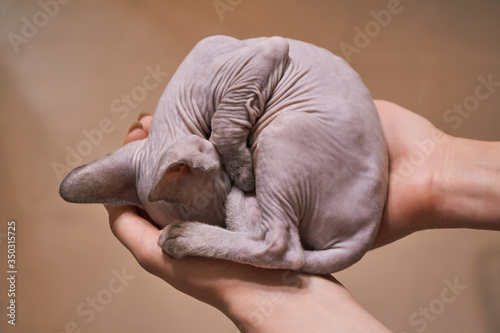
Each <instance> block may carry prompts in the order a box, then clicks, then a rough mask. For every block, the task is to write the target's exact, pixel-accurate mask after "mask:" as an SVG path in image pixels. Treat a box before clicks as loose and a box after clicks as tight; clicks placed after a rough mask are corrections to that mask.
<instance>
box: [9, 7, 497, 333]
mask: <svg viewBox="0 0 500 333" xmlns="http://www.w3.org/2000/svg"><path fill="white" fill-rule="evenodd" d="M60 1H61V2H62V0H60ZM220 1H221V2H222V3H226V4H229V6H230V9H231V10H230V11H229V10H228V11H226V12H224V13H223V14H222V19H221V17H220V16H219V15H218V13H217V11H216V9H215V8H214V3H213V0H204V1H152V0H149V1H133V0H110V1H95V0H94V1H71V2H69V3H68V4H61V5H59V9H58V11H57V13H54V14H53V17H50V18H49V19H48V20H47V22H44V21H43V18H44V16H43V15H44V14H40V11H42V10H43V9H42V7H41V5H40V4H39V3H38V2H37V1H35V0H23V1H19V0H17V1H14V0H11V1H9V0H1V2H0V3H1V5H0V8H1V16H0V52H1V53H0V55H1V58H0V108H1V118H0V126H1V128H0V137H1V141H0V142H1V145H0V186H1V187H0V188H1V191H0V205H1V206H0V208H1V211H0V242H1V243H0V249H1V252H0V254H1V255H0V267H1V270H2V271H6V255H5V254H6V239H5V233H6V232H7V221H8V220H10V219H14V220H15V221H16V222H17V225H18V230H17V232H18V236H17V237H18V238H17V239H18V243H17V251H18V252H17V264H18V270H19V273H18V281H17V283H18V284H17V305H18V307H17V314H18V317H17V325H16V327H15V328H13V327H11V326H10V325H7V324H6V316H5V306H6V302H7V296H6V293H7V291H6V287H7V284H6V281H5V280H4V279H3V278H2V279H0V281H2V280H3V281H4V282H0V302H1V303H0V306H1V307H2V309H3V310H2V311H1V313H2V315H1V316H0V331H1V332H46V333H56V332H64V331H65V327H66V326H67V327H68V328H70V329H69V330H67V331H72V329H71V325H72V324H71V322H74V323H75V325H76V326H77V328H78V329H80V330H81V332H171V333H181V332H182V333H184V332H207V333H210V332H222V333H226V332H227V333H229V332H236V331H237V330H236V328H235V327H234V326H233V325H232V323H231V322H230V321H229V320H227V319H226V318H225V317H224V316H223V315H222V314H220V313H219V312H218V311H217V310H215V309H213V308H210V307H209V306H207V305H204V304H202V303H199V302H197V301H195V300H194V299H192V298H190V297H188V296H185V295H182V294H180V293H179V292H177V291H176V290H174V289H173V288H171V287H170V286H168V285H167V284H165V283H164V282H162V281H161V280H159V279H158V278H156V277H154V276H151V275H148V274H147V273H145V272H144V271H143V270H142V269H141V268H140V267H139V265H138V264H137V263H136V262H135V261H134V259H133V258H132V256H131V255H130V254H129V253H128V252H127V251H126V250H125V248H123V247H122V246H121V245H120V244H119V243H118V241H117V240H116V239H115V238H114V237H113V236H112V234H111V232H110V231H109V228H108V224H107V217H106V214H105V211H104V209H103V208H102V207H100V206H98V205H95V206H79V205H72V204H68V203H65V202H64V201H63V200H62V199H60V198H59V196H58V194H57V189H58V185H59V178H58V176H57V174H56V172H55V171H54V170H53V167H52V164H53V163H54V162H58V163H61V164H66V162H65V158H66V155H67V151H66V149H67V147H68V146H69V147H70V148H72V149H75V148H76V147H77V146H78V145H79V144H80V145H81V144H82V143H81V142H82V140H85V137H84V136H83V134H82V131H83V130H87V131H90V130H92V129H94V128H97V127H98V126H99V122H100V121H101V120H102V119H103V118H109V119H110V120H111V122H112V126H113V131H112V132H111V133H106V134H104V135H103V140H102V143H99V144H96V145H93V146H92V147H91V149H90V151H89V154H88V155H87V156H84V157H83V162H84V163H86V162H89V161H91V160H93V159H95V158H97V157H100V156H102V155H104V154H106V153H107V152H110V151H112V150H114V149H116V148H118V147H119V146H120V144H121V142H122V139H123V137H124V135H125V132H126V130H127V128H128V126H129V125H130V123H131V122H132V121H133V120H134V119H135V117H136V116H137V114H138V113H139V112H141V111H149V112H153V111H154V108H155V105H156V103H157V101H158V99H159V97H160V95H161V93H162V90H163V88H164V86H165V85H166V83H167V81H168V80H169V78H170V75H171V74H172V73H173V72H174V71H175V69H176V67H177V66H178V65H179V63H180V61H181V60H182V59H183V57H184V56H185V55H186V54H187V53H188V52H189V50H190V49H191V48H192V47H193V46H194V44H195V43H196V42H197V41H199V40H200V39H202V38H203V37H205V36H209V35H213V34H226V35H231V36H234V37H237V38H247V37H256V36H271V35H281V36H285V37H291V38H295V39H300V40H304V41H308V42H311V43H315V44H317V45H319V46H322V47H325V48H327V49H329V50H331V51H332V52H334V53H336V54H339V55H341V56H346V55H345V54H343V53H342V51H341V47H340V45H341V43H348V44H350V45H355V30H354V29H355V28H356V27H359V28H361V29H364V28H365V26H366V25H367V24H368V27H372V28H373V29H376V27H377V26H376V25H374V24H373V23H370V22H371V21H373V20H374V18H373V16H372V15H371V14H370V11H372V10H374V11H376V12H378V11H380V10H383V9H386V8H387V7H388V4H390V3H393V2H394V0H391V1H389V0H381V1H378V0H377V1H373V0H371V1H349V2H348V1H326V0H314V1H284V0H282V1H261V0H254V1H250V0H243V1H239V0H231V1H229V0H220ZM49 2H50V1H49ZM42 3H43V1H42ZM397 8H398V9H399V10H400V12H399V13H397V14H394V15H392V16H391V22H390V23H389V24H387V25H386V26H385V27H380V29H379V30H380V31H376V30H373V32H372V36H373V38H370V41H369V43H367V44H368V45H363V46H364V47H363V48H360V49H359V54H356V53H355V54H352V57H351V58H352V59H351V60H352V61H351V65H352V66H353V67H354V68H355V69H356V70H357V71H358V72H359V73H360V74H361V76H362V78H363V79H364V80H365V82H366V84H367V85H368V87H369V89H370V90H371V92H372V94H373V96H374V98H379V99H387V100H390V101H393V102H396V103H399V104H401V105H403V106H405V107H407V108H409V109H411V110H414V111H415V112H417V113H419V114H421V115H423V116H425V117H426V118H428V119H430V120H431V121H432V122H433V123H434V124H435V125H437V126H438V127H440V128H442V129H443V130H445V131H446V132H448V133H450V134H453V135H458V136H464V137H470V138H475V139H481V140H500V130H499V129H500V116H499V111H500V107H499V106H500V88H497V89H498V91H497V90H495V91H494V92H492V93H491V96H490V97H489V98H488V99H486V100H484V101H481V102H480V104H479V106H478V107H477V110H475V111H474V112H472V113H471V115H470V116H469V117H468V118H463V119H462V120H463V122H462V124H461V125H460V126H458V128H457V129H454V128H453V127H452V125H453V123H451V122H449V121H448V122H447V121H445V119H444V118H443V117H444V113H445V111H446V110H447V109H448V108H450V107H452V106H453V105H454V103H463V101H464V99H466V98H467V97H468V96H470V95H474V93H475V88H476V86H477V85H478V84H479V81H478V77H479V76H483V77H485V78H487V77H488V75H490V74H491V75H492V77H493V79H494V80H495V81H500V42H499V37H498V35H499V32H500V20H499V17H500V2H499V1H498V0H476V1H472V0H471V1H457V0H448V1H444V0H442V1H431V0H415V1H410V0H402V1H401V3H400V5H399V7H397ZM53 10H54V11H55V9H54V8H53ZM42 13H43V12H42ZM34 16H35V17H34ZM23 18H25V19H24V20H25V21H23ZM34 19H35V20H38V21H36V22H38V23H39V25H43V24H45V25H43V26H41V27H39V28H38V31H37V32H33V31H31V35H30V37H29V38H27V39H26V40H24V42H25V43H23V44H20V45H17V46H13V44H12V43H11V42H10V41H9V36H10V38H11V39H12V38H14V37H12V36H14V35H13V34H17V35H18V36H22V35H23V26H24V25H26V23H25V22H26V20H27V21H28V22H32V23H33V22H34V21H33V20H34ZM26 29H27V28H24V30H25V31H24V32H25V34H26V33H30V32H29V31H26ZM9 33H10V34H9ZM157 65H158V66H160V69H161V70H162V71H165V72H168V73H170V75H169V77H168V78H166V79H165V80H164V81H163V82H162V83H161V84H160V85H159V86H158V87H157V88H156V89H153V90H152V91H149V92H148V94H147V96H145V99H144V100H142V101H140V102H139V103H138V105H137V107H136V108H131V109H130V113H129V115H128V116H127V117H125V118H124V119H120V118H119V117H118V114H117V113H114V112H113V111H112V107H111V104H112V103H113V101H114V100H115V99H116V98H119V97H120V95H121V94H129V93H130V92H131V91H132V90H133V89H134V87H137V86H141V85H142V80H143V78H144V77H145V76H146V75H147V70H146V68H147V67H148V66H150V67H152V68H155V67H156V66H157ZM113 270H115V271H119V272H120V271H122V270H125V272H126V274H128V275H130V276H133V277H134V279H133V280H131V281H128V282H127V285H126V286H125V287H124V288H123V290H122V291H120V292H117V293H116V294H112V293H111V292H110V287H109V286H108V284H109V282H110V281H111V282H113V281H114V280H112V279H113ZM0 276H4V273H0ZM336 276H337V277H338V278H339V279H340V281H342V282H343V283H344V284H345V285H346V286H347V287H348V289H349V290H350V291H351V292H352V293H353V294H354V296H355V297H356V298H357V299H358V300H359V302H360V303H361V304H362V305H363V306H365V307H366V309H368V311H370V312H371V313H372V314H373V315H374V316H375V317H377V318H378V319H379V320H380V321H382V322H383V323H384V324H385V325H387V326H388V327H389V328H390V329H391V330H393V331H396V332H403V331H406V332H417V329H418V328H420V326H412V325H410V323H409V321H408V320H409V317H410V316H411V315H412V313H413V312H415V311H418V310H419V308H420V307H427V306H429V304H434V306H438V305H439V299H440V297H441V291H442V290H443V289H444V288H446V284H445V280H448V281H450V282H453V280H454V279H455V278H457V279H458V282H459V283H460V284H462V285H466V286H467V289H466V290H464V291H462V292H461V294H460V295H459V296H458V297H457V298H456V300H455V301H454V302H452V303H451V304H446V308H445V309H444V311H443V312H442V313H441V314H440V315H438V316H437V317H436V318H435V320H434V321H432V322H430V321H429V322H428V327H426V329H425V332H500V322H499V318H500V313H499V312H500V310H499V309H500V305H499V302H500V233H495V232H486V231H468V230H441V231H427V232H421V233H419V234H416V235H412V236H410V237H408V238H406V239H404V240H401V241H398V242H396V243H395V244H392V245H389V246H386V247H384V248H382V249H379V250H376V251H373V252H371V253H369V254H368V255H366V257H365V258H364V259H363V260H362V261H361V262H360V263H358V264H356V265H355V266H353V267H351V268H349V269H347V270H346V271H344V272H341V273H339V274H336ZM118 286H119V284H116V285H113V286H112V287H111V288H112V289H113V290H115V291H116V288H117V287H118ZM109 295H112V298H111V299H110V298H106V296H109ZM96 296H100V297H101V299H102V300H105V302H106V303H107V304H106V305H105V306H104V307H103V308H102V309H100V310H102V311H101V312H95V313H94V314H95V316H94V317H93V318H91V313H89V312H88V311H89V309H91V308H90V307H88V306H87V305H85V302H87V299H88V297H96ZM436 300H437V301H436ZM82 303H83V305H82ZM77 309H80V314H79V313H78V312H77ZM82 310H84V311H87V312H84V315H82V312H81V311H82ZM332 311H334V310H333V309H332ZM297 315H300V314H297ZM420 318H422V317H420ZM87 321H88V322H87ZM68 323H69V324H68ZM7 326H8V327H7Z"/></svg>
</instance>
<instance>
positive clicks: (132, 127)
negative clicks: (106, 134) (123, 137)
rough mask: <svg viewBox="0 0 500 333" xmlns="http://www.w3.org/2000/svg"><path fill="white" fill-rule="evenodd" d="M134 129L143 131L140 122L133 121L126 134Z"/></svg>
mask: <svg viewBox="0 0 500 333" xmlns="http://www.w3.org/2000/svg"><path fill="white" fill-rule="evenodd" d="M136 128H140V129H143V127H142V124H141V122H140V121H134V122H133V123H132V125H130V128H129V129H128V133H130V132H132V131H133V130H135V129H136Z"/></svg>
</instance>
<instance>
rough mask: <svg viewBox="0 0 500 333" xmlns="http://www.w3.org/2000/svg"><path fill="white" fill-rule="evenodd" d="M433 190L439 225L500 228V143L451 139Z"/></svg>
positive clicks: (437, 223) (436, 222)
mask: <svg viewBox="0 0 500 333" xmlns="http://www.w3.org/2000/svg"><path fill="white" fill-rule="evenodd" d="M433 193H434V202H435V217H436V218H435V221H434V225H435V226H436V227H437V228H473V229H489V230H500V142H483V141H476V140H470V139H462V138H454V139H452V140H451V143H450V145H449V150H448V154H447V155H446V156H443V165H442V168H441V170H440V171H439V172H437V173H436V175H435V177H434V183H433Z"/></svg>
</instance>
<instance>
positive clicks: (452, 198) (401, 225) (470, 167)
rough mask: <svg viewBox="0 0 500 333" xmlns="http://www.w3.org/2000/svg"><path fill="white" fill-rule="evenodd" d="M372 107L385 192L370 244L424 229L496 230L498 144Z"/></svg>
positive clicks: (394, 109) (396, 109) (499, 224)
mask: <svg viewBox="0 0 500 333" xmlns="http://www.w3.org/2000/svg"><path fill="white" fill-rule="evenodd" d="M375 105H376V106H377V110H378V112H379V116H380V119H381V122H382V127H383V130H384V134H385V136H386V141H387V146H388V151H389V191H388V198H387V203H386V207H385V209H384V214H383V217H382V221H381V224H380V228H379V232H378V235H377V238H376V239H375V242H374V244H373V246H372V248H376V247H380V246H382V245H385V244H388V243H391V242H394V241H396V240H398V239H400V238H402V237H404V236H407V235H409V234H411V233H413V232H415V231H419V230H425V229H434V228H473V229H489V230H500V205H498V202H500V186H499V184H500V143H499V142H482V141H476V140H470V139H462V138H456V137H453V136H450V135H447V134H445V133H443V132H442V131H441V130H439V129H437V128H436V127H435V126H434V125H433V124H432V123H431V122H430V121H428V120H426V119H425V118H423V117H421V116H419V115H417V114H416V113H413V112H411V111H409V110H407V109H405V108H403V107H401V106H399V105H396V104H394V103H390V102H387V101H381V100H376V101H375ZM495 184H496V185H495Z"/></svg>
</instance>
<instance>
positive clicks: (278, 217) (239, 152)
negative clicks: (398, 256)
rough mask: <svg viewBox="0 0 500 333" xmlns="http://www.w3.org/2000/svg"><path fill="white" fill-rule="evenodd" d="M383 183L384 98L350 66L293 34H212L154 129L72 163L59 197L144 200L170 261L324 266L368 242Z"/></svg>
mask: <svg viewBox="0 0 500 333" xmlns="http://www.w3.org/2000/svg"><path fill="white" fill-rule="evenodd" d="M254 174H255V176H254ZM387 182H388V156H387V150H386V145H385V141H384V136H383V133H382V127H381V123H380V120H379V118H378V114H377V111H376V109H375V105H374V103H373V100H372V97H371V96H370V93H369V91H368V89H367V88H366V87H365V85H364V84H363V82H362V81H361V79H360V77H359V76H358V75H357V74H356V73H355V72H354V70H352V69H351V68H350V66H349V65H348V64H347V63H346V62H345V61H343V60H342V59H341V58H339V57H337V56H335V55H333V54H332V53H330V52H329V51H327V50H325V49H322V48H319V47H316V46H314V45H311V44H308V43H304V42H300V41H296V40H292V39H285V38H281V37H271V38H255V39H247V40H237V39H234V38H231V37H226V36H213V37H208V38H205V39H204V40H202V41H200V42H199V43H198V44H197V45H196V46H195V47H194V49H193V50H192V51H191V52H190V53H189V54H188V55H187V57H186V58H185V60H184V61H183V62H182V64H181V65H180V66H179V68H178V70H177V71H176V73H175V75H174V76H173V77H172V79H171V81H170V83H169V84H168V85H167V87H166V89H165V92H164V93H163V95H162V97H161V99H160V102H159V104H158V107H157V109H156V112H155V115H154V118H153V122H152V125H151V130H150V133H149V137H148V138H147V139H144V140H141V141H135V142H131V143H129V144H127V145H125V146H124V147H123V148H121V149H119V150H117V151H115V152H113V153H111V154H109V155H107V156H105V157H103V158H101V159H99V160H97V161H95V162H93V163H90V164H88V165H84V166H81V167H79V168H76V169H75V170H73V171H72V172H71V173H69V174H68V176H67V177H66V178H65V179H64V180H63V182H62V184H61V187H60V194H61V196H62V197H63V198H64V199H65V200H67V201H70V202H80V203H110V204H116V205H134V206H137V207H140V208H142V209H144V210H145V211H146V212H147V213H148V214H149V216H150V217H151V218H152V219H153V220H154V222H155V223H157V224H158V225H159V226H162V227H164V230H163V232H162V234H161V237H160V239H159V245H160V246H161V247H162V249H163V251H164V252H165V253H167V254H169V255H171V256H172V257H174V258H182V257H185V256H191V255H193V256H204V257H212V258H220V259H228V260H233V261H236V262H240V263H246V264H251V265H255V266H259V267H265V268H281V269H293V270H300V271H303V272H308V273H320V274H323V273H333V272H336V271H339V270H342V269H344V268H346V267H348V266H350V265H352V264H353V263H355V262H356V261H358V260H359V259H360V258H361V257H362V256H363V255H364V253H365V252H366V251H367V250H368V249H369V248H370V246H371V244H372V242H373V240H374V238H375V236H376V234H377V230H378V226H379V223H380V220H381V217H382V211H383V209H384V205H385V201H386V196H387V186H388V183H387Z"/></svg>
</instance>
